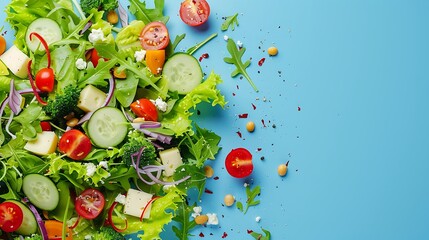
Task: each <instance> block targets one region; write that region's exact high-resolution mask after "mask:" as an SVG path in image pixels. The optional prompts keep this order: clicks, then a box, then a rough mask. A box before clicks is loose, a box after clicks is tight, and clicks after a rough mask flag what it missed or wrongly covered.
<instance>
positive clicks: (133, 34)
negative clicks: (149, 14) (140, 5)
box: [115, 20, 145, 58]
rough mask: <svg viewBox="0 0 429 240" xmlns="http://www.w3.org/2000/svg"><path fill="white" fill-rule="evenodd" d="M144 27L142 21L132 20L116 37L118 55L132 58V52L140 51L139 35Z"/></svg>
mask: <svg viewBox="0 0 429 240" xmlns="http://www.w3.org/2000/svg"><path fill="white" fill-rule="evenodd" d="M144 26H145V24H144V22H143V21H139V20H134V21H132V22H130V24H129V25H128V26H127V27H125V28H123V29H122V30H121V31H120V32H119V33H118V34H117V35H116V39H115V41H116V45H117V46H118V51H119V53H121V54H124V55H125V56H127V57H130V58H134V52H135V51H138V50H141V49H142V46H141V43H140V33H141V32H142V30H143V28H144Z"/></svg>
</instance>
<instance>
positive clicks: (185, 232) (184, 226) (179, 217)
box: [173, 202, 197, 240]
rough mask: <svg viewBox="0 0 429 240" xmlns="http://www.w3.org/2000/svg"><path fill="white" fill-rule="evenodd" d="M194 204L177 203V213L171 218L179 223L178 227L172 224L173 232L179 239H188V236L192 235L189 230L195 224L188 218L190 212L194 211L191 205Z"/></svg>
mask: <svg viewBox="0 0 429 240" xmlns="http://www.w3.org/2000/svg"><path fill="white" fill-rule="evenodd" d="M195 206H196V204H194V205H192V206H188V205H187V204H186V203H184V202H182V203H180V204H179V209H178V210H177V214H176V216H175V217H174V219H173V220H174V221H176V222H177V223H178V224H179V227H180V228H179V227H177V226H173V232H174V233H175V234H176V236H177V238H178V239H180V240H188V237H189V236H192V235H190V232H191V230H192V229H193V228H195V227H196V226H197V224H196V223H195V221H194V220H193V219H192V220H191V219H190V218H191V214H192V213H193V212H194V211H193V207H195Z"/></svg>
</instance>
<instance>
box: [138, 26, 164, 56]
mask: <svg viewBox="0 0 429 240" xmlns="http://www.w3.org/2000/svg"><path fill="white" fill-rule="evenodd" d="M169 42H170V36H169V34H168V30H167V27H166V26H165V24H164V23H162V22H151V23H149V24H147V25H146V26H145V27H144V28H143V30H142V32H141V34H140V43H141V45H142V47H143V49H145V50H156V49H164V48H166V47H167V45H168V43H169Z"/></svg>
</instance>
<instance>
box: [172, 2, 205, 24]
mask: <svg viewBox="0 0 429 240" xmlns="http://www.w3.org/2000/svg"><path fill="white" fill-rule="evenodd" d="M179 13H180V18H181V19H182V21H183V22H184V23H186V24H188V25H189V26H192V27H196V26H200V25H202V24H203V23H205V22H207V20H208V19H209V16H210V6H209V4H208V3H207V1H206V0H185V1H183V2H182V4H181V5H180V11H179Z"/></svg>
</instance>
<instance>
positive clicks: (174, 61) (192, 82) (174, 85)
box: [162, 53, 203, 94]
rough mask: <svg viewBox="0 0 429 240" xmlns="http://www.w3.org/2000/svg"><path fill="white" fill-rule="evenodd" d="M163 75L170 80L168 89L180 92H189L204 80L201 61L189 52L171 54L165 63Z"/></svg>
mask: <svg viewBox="0 0 429 240" xmlns="http://www.w3.org/2000/svg"><path fill="white" fill-rule="evenodd" d="M162 75H163V77H164V78H165V79H166V80H167V81H168V89H169V90H170V91H172V92H174V91H177V92H178V93H179V94H187V93H188V92H190V91H192V90H193V89H194V88H195V87H196V86H198V85H199V84H200V83H201V81H202V80H203V70H201V66H200V63H199V62H198V60H197V59H196V58H194V57H193V56H192V55H189V54H187V53H176V54H174V55H173V56H171V57H170V58H169V59H168V60H167V62H166V63H165V64H164V68H163V70H162Z"/></svg>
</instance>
